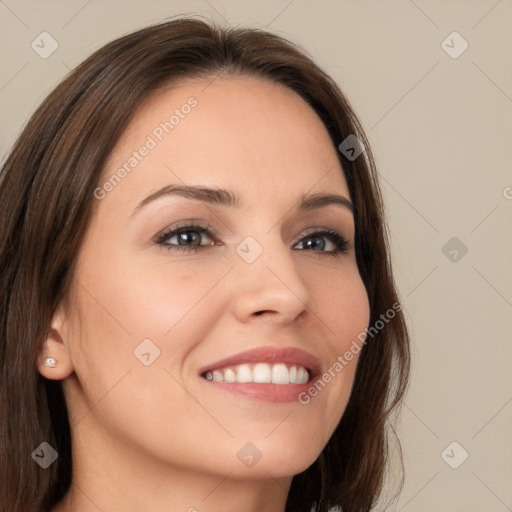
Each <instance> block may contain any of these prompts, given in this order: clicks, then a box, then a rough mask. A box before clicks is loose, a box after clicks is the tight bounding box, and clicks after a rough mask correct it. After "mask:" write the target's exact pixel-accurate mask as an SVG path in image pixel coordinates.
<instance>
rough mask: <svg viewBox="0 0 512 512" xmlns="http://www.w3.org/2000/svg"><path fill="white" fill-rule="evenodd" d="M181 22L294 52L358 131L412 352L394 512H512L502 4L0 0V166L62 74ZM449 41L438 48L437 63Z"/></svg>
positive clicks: (511, 299) (505, 5)
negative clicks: (228, 28)
mask: <svg viewBox="0 0 512 512" xmlns="http://www.w3.org/2000/svg"><path fill="white" fill-rule="evenodd" d="M180 13H195V14H199V15H203V16H206V17H208V18H213V19H215V20H218V21H221V22H225V20H227V21H228V22H230V23H240V24H246V25H252V26H257V27H262V28H263V27H266V28H269V29H270V30H272V31H275V32H277V33H279V34H281V35H283V36H285V37H287V38H289V39H291V40H293V41H295V42H298V43H299V44H301V45H302V46H303V47H305V48H306V49H307V50H308V51H309V53H310V54H311V55H312V56H313V58H315V59H316V60H317V61H318V62H319V63H320V64H321V65H322V66H323V67H324V68H325V69H326V70H327V71H328V72H329V73H330V74H331V75H333V77H334V78H335V79H336V80H337V81H338V83H339V84H340V85H341V87H342V89H343V90H344V91H345V92H346V94H347V96H348V97H349V99H350V101H351V102H352V104H353V106H354V107H355V110H356V112H357V113H358V115H359V116H360V118H361V120H362V123H363V126H364V127H365V129H366V130H367V134H368V136H369V139H370V142H371V143H372V145H373V150H374V152H375V155H376V159H377V164H378V168H379V172H380V174H381V176H382V186H383V191H384V194H385V200H386V202H387V209H388V216H389V223H390V228H391V235H392V243H393V256H394V260H395V271H396V276H397V280H398V284H399V288H400V293H401V296H402V302H403V305H404V308H405V310H406V315H407V317H408V319H409V320H410V324H411V328H412V334H413V343H414V347H413V351H414V372H413V380H412V385H411V389H410V392H409V395H408V397H407V402H406V406H405V407H404V411H403V420H402V424H401V427H400V429H399V434H400V437H401V439H402V444H403V450H404V456H405V464H406V472H407V476H406V485H405V487H404V490H403V493H402V495H401V497H400V500H399V501H398V503H396V506H393V508H392V509H393V510H396V511H402V510H403V511H405V512H413V511H414V512H430V511H432V510H435V511H436V512H505V511H507V510H509V511H510V510H512V485H511V484H512V372H511V371H510V367H511V362H512V343H511V336H510V320H511V318H512V315H511V313H512V270H511V266H512V259H511V254H512V236H511V234H512V233H511V232H512V228H511V226H512V223H511V220H512V173H511V167H510V162H511V160H512V158H511V157H512V144H511V140H512V61H511V55H512V30H511V27H512V2H511V1H510V0H501V1H496V0H491V1H487V0H485V1H484V0H480V1H468V0H466V1H458V2H456V1H449V2H446V1H440V0H439V1H427V0H414V1H412V0H396V1H391V0H389V1H360V2H356V1H355V0H343V1H327V0H322V1H320V0H316V1H314V2H313V1H304V0H292V1H290V0H274V1H270V0H264V1H259V2H250V1H234V0H208V1H206V0H196V1H189V2H185V1H177V0H174V1H158V0H153V1H146V2H136V1H121V0H116V1H107V2H105V1H103V2H102V1H99V0H92V1H87V0H80V1H78V0H73V1H67V2H58V1H56V0H55V1H45V2H37V1H35V0H33V1H27V0H5V1H0V28H1V33H0V34H1V35H0V38H1V42H2V46H1V49H0V58H1V68H0V69H1V75H0V108H1V112H2V122H1V123H0V158H2V159H3V158H4V157H5V155H6V153H7V151H8V148H9V146H10V145H11V144H12V142H13V141H14V140H15V138H16V136H17V134H18V133H19V131H20V129H21V128H22V126H23V125H24V124H25V122H26V121H27V119H28V117H29V116H30V114H31V113H32V112H33V110H34V109H35V108H36V106H37V105H38V104H39V103H40V101H41V100H42V99H43V97H44V96H45V95H46V94H47V93H48V92H49V91H50V90H51V89H52V88H53V87H54V86H55V85H56V84H57V82H58V81H59V80H60V79H61V78H62V77H63V76H64V75H65V74H66V73H67V72H68V70H69V69H71V68H73V67H74V66H75V65H77V64H78V63H79V62H81V61H82V60H83V59H84V58H85V57H87V56H88V55H89V54H90V53H91V52H92V51H94V50H95V49H97V48H98V47H100V46H101V45H103V44H104V43H106V42H107V41H109V40H111V39H113V38H114V37H116V36H119V35H121V34H124V33H126V32H128V31H130V30H132V29H136V28H139V27H141V26H143V25H146V24H149V23H152V22H155V21H158V20H161V19H163V18H164V17H166V16H169V15H175V14H180ZM43 31H46V32H49V33H50V34H51V35H52V37H53V38H54V39H55V40H56V41H57V42H58V45H59V46H58V49H57V50H56V51H55V52H54V53H53V54H52V55H51V56H49V57H48V58H47V59H43V58H41V57H40V56H39V55H38V54H36V53H35V51H34V50H32V48H31V43H32V41H33V40H35V39H36V37H37V36H38V35H39V34H40V33H41V32H43ZM454 31H456V32H458V33H459V34H460V35H461V36H462V38H464V40H465V41H467V43H468V44H469V47H468V49H467V50H466V51H465V52H464V53H462V54H461V55H460V56H459V57H458V58H452V57H450V56H449V55H448V54H447V53H446V52H445V51H444V50H443V48H442V46H441V43H442V41H443V40H445V39H446V38H447V36H448V35H449V34H451V33H452V32H454ZM461 42H462V41H460V40H459V41H457V39H453V37H451V38H449V39H448V40H447V44H448V45H450V46H453V48H452V49H451V51H452V52H453V51H457V50H459V49H460V48H462V47H461ZM452 237H457V238H458V239H459V240H460V242H461V243H463V244H464V245H465V246H466V247H467V249H468V252H467V254H465V255H464V256H462V257H461V253H460V251H459V252H457V255H456V254H455V253H453V252H452V253H451V254H450V252H449V251H453V250H454V248H455V247H451V246H448V248H446V249H445V250H444V252H446V253H447V254H448V256H449V257H450V258H454V257H457V258H458V260H457V261H455V262H454V261H451V260H450V259H449V257H447V256H445V254H444V253H443V250H442V248H443V247H444V246H445V244H446V243H447V242H448V241H449V240H450V239H451V238H452ZM455 250H457V249H456V248H455ZM453 441H456V442H457V443H458V445H457V446H455V448H453V451H452V449H451V448H450V449H448V450H447V452H444V450H445V448H447V447H448V446H449V445H450V443H452V442H453ZM462 450H466V451H467V452H468V453H469V457H468V459H467V460H466V461H465V462H464V463H463V464H462V465H460V466H459V467H458V468H457V469H453V468H452V467H450V466H449V465H448V464H447V462H445V460H443V458H442V456H441V454H442V453H443V452H444V453H445V459H446V460H448V461H450V463H451V464H452V465H455V463H457V462H459V461H460V458H461V456H462V454H463V451H462Z"/></svg>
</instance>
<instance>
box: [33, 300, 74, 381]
mask: <svg viewBox="0 0 512 512" xmlns="http://www.w3.org/2000/svg"><path fill="white" fill-rule="evenodd" d="M66 321H67V319H66V317H65V315H64V312H63V310H62V308H61V307H59V308H58V309H57V311H56V313H55V314H54V316H53V318H52V323H51V327H50V330H49V332H48V337H47V338H46V340H45V341H44V343H43V347H42V348H41V352H40V354H39V357H38V363H37V366H38V370H39V373H40V374H41V375H42V376H43V377H46V378H47V379H51V380H62V379H65V378H67V377H69V376H70V375H71V373H73V370H74V367H73V363H72V361H71V356H70V353H69V348H68V341H69V340H68V339H66V336H67V332H68V330H67V329H66ZM48 360H49V361H48ZM52 360H53V361H52ZM45 363H46V364H45ZM48 363H53V364H48Z"/></svg>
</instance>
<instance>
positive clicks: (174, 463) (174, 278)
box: [0, 18, 409, 512]
mask: <svg viewBox="0 0 512 512" xmlns="http://www.w3.org/2000/svg"><path fill="white" fill-rule="evenodd" d="M0 200H1V201H2V204H3V210H4V213H3V216H2V220H1V228H0V229H1V232H0V234H1V240H2V242H1V243H2V245H1V251H0V265H1V269H2V273H1V279H2V294H1V301H2V302H1V308H0V311H1V315H2V316H1V322H0V325H1V329H2V330H1V338H0V350H1V352H0V355H1V361H2V366H1V368H2V371H1V383H0V404H1V406H0V407H1V451H0V456H1V460H2V464H1V469H0V471H1V474H0V482H1V483H0V486H1V487H0V489H1V493H0V498H1V501H0V506H1V509H2V510H3V511H4V512H12V511H15V510H16V511H41V510H44V511H52V512H63V511H71V510H73V511H76V512H82V511H88V510H98V509H99V510H102V511H104V512H107V511H117V510H125V511H131V510H145V511H153V510H155V511H156V510H158V511H161V510H169V511H178V510H189V511H193V510H198V511H203V510H204V511H207V510H221V509H222V510H231V509H233V508H235V507H236V508H237V510H244V511H248V512H250V511H256V510H258V511H284V510H285V511H290V512H291V511H294V512H297V511H308V512H309V511H310V510H315V511H318V512H320V511H327V510H329V509H332V508H335V507H338V508H339V509H342V510H343V511H344V512H356V511H368V510H370V509H371V507H372V505H374V504H375V503H376V501H377V499H378V497H379V494H380V492H381V487H382V483H383V477H384V470H385V467H386V463H387V428H388V427H387V420H388V418H389V415H390V413H391V412H392V410H394V409H395V408H396V406H397V405H398V404H399V403H400V402H401V400H402V398H403V395H404V392H405V389H406V386H407V381H408V375H409V345H408V335H407V329H406V325H405V322H404V318H403V314H402V312H401V306H400V304H399V302H398V298H397V293H396V289H395V285H394V282H393V277H392V272H391V267H390V263H389V258H388V248H387V239H386V231H385V222H384V217H383V208H382V203H381V197H380V192H379V186H378V182H377V177H376V171H375V166H374V163H373V159H372V155H371V151H370V148H369V144H368V141H367V140H366V138H365V136H364V133H363V131H362V129H361V127H360V124H359V122H358V120H357V118H356V116H355V114H354V113H353V111H352V109H351V108H350V106H349V104H348V102H347V100H346V99H345V97H344V96H343V94H342V93H341V92H340V90H339V88H338V87H337V85H336V84H335V83H334V82H333V81H332V79H330V78H329V77H328V76H327V75H326V74H325V73H324V72H323V71H322V70H321V69H320V68H319V67H318V66H317V65H315V64H314V63H313V62H312V61H311V60H310V59H309V58H308V57H307V56H306V55H305V54H304V53H303V52H302V51H301V50H300V49H298V48H297V47H295V46H294V45H292V44H291V43H289V42H287V41H285V40H283V39H281V38H279V37H277V36H275V35H272V34H269V33H266V32H264V31H260V30H254V29H243V28H237V29H234V28H230V29H221V28H219V27H215V26H213V25H210V24H208V23H205V22H203V21H199V20H196V19H191V18H189V19H185V18H181V19H175V20H172V21H167V22H165V23H162V24H159V25H156V26H152V27H149V28H145V29H142V30H139V31H137V32H135V33H132V34H129V35H127V36H124V37H121V38H119V39H117V40H115V41H113V42H111V43H109V44H108V45H106V46H105V47H103V48H101V49H100V50H99V51H97V52H96V53H95V54H93V55H92V56H91V57H90V58H88V59H87V60H86V61H85V62H84V63H82V64H81V65H80V66H78V68H77V69H76V70H74V71H73V72H72V73H71V74H70V75H69V76H68V77H67V78H66V79H65V80H64V81H63V82H62V83H61V84H60V85H59V86H58V87H57V88H56V89H55V90H54V91H53V92H52V93H51V94H50V95H49V96H48V98H47V99H46V100H45V101H44V102H43V104H42V105H41V107H40V108H39V109H38V110H37V112H36V113H35V114H34V115H33V117H32V118H31V119H30V121H29V123H28V125H27V126H26V128H25V129H24V131H23V133H22V134H21V136H20V137H19V139H18V141H17V142H16V144H15V146H14V148H13V149H12V151H11V153H10V155H9V157H8V158H7V160H6V162H5V164H4V167H3V169H2V172H1V175H0Z"/></svg>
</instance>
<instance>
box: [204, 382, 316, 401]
mask: <svg viewBox="0 0 512 512" xmlns="http://www.w3.org/2000/svg"><path fill="white" fill-rule="evenodd" d="M201 380H202V381H203V382H204V383H205V384H207V385H209V386H215V389H217V390H219V391H226V392H227V393H231V394H233V395H236V396H239V397H241V398H248V399H252V400H259V401H262V402H270V403H290V402H297V403H301V402H300V401H299V395H301V393H304V392H307V390H308V388H309V387H310V386H311V379H310V381H309V382H305V383H304V384H259V383H257V382H245V383H241V382H215V381H212V380H206V379H204V378H202V377H201Z"/></svg>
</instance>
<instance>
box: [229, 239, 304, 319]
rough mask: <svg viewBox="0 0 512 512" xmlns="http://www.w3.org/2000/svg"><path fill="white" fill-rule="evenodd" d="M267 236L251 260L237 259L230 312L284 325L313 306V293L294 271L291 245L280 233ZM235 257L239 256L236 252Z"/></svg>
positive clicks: (247, 317) (242, 317) (243, 316)
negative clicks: (254, 257)
mask: <svg viewBox="0 0 512 512" xmlns="http://www.w3.org/2000/svg"><path fill="white" fill-rule="evenodd" d="M272 238H273V239H272V242H271V241H270V237H269V238H267V240H266V242H267V243H266V244H265V246H264V247H263V253H262V254H261V255H260V256H259V257H258V258H257V259H256V260H255V261H254V262H252V263H246V262H245V261H243V260H242V259H241V258H240V259H239V261H237V263H236V269H235V272H234V276H233V277H234V278H235V279H236V285H235V298H234V300H233V303H232V305H233V312H234V315H235V316H236V318H237V319H238V320H239V321H241V322H243V323H248V322H254V321H255V320H257V321H264V322H272V323H274V324H281V325H286V324H289V323H291V322H293V321H294V320H295V319H297V318H298V317H299V316H301V315H305V313H306V311H307V310H308V309H310V308H311V307H312V303H313V297H312V296H311V294H310V293H309V290H308V289H307V287H306V285H305V283H304V281H303V279H302V278H301V276H300V275H299V273H298V272H297V268H296V265H295V263H294V261H293V256H292V254H291V249H289V248H288V247H286V246H285V244H283V242H282V240H281V239H280V237H276V239H274V237H272ZM236 257H237V258H238V256H236Z"/></svg>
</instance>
